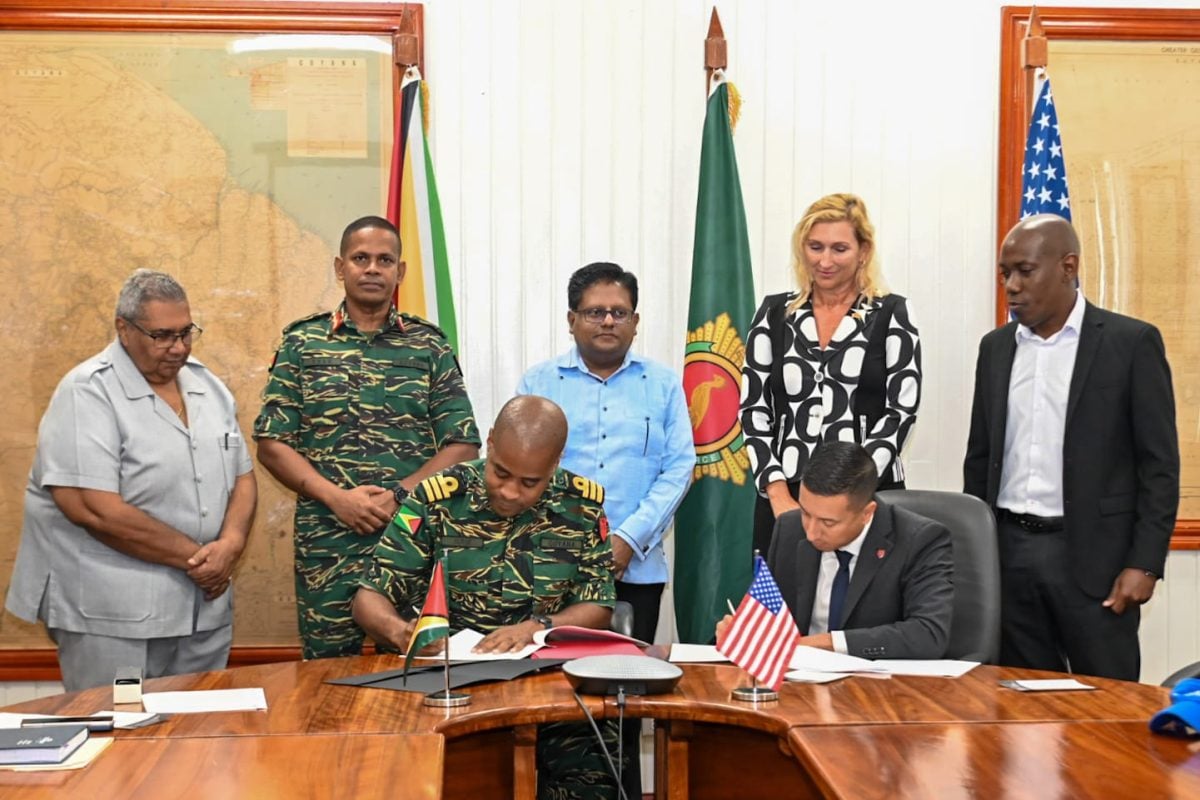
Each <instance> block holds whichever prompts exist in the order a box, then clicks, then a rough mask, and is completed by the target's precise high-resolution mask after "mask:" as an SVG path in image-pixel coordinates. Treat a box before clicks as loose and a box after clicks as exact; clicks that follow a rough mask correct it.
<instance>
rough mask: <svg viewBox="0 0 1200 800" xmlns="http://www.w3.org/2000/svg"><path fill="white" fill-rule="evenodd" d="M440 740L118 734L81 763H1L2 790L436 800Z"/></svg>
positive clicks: (30, 796)
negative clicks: (57, 766)
mask: <svg viewBox="0 0 1200 800" xmlns="http://www.w3.org/2000/svg"><path fill="white" fill-rule="evenodd" d="M444 743H445V740H444V739H443V737H441V736H438V735H436V734H427V735H408V734H375V735H328V734H320V735H315V736H303V735H283V736H233V737H227V736H206V737H198V738H197V737H193V738H184V739H136V738H123V737H118V738H117V740H116V741H114V742H113V743H112V745H111V746H109V748H108V749H107V750H105V751H104V752H103V753H101V754H100V755H99V756H98V757H97V758H96V760H95V761H94V762H93V763H91V764H90V765H88V766H87V767H85V768H84V769H79V770H70V771H63V772H20V773H19V772H11V771H4V770H0V797H4V798H6V800H9V798H11V799H12V800H37V799H38V798H64V797H74V798H104V797H112V798H131V799H135V798H146V800H161V798H164V797H172V798H206V799H207V798H238V797H245V798H271V797H280V798H283V797H288V798H295V797H312V798H347V800H349V799H350V798H355V800H361V798H380V800H383V798H404V800H437V798H440V797H441V796H442V793H441V787H442V757H443V746H444ZM414 764H421V765H422V768H421V769H414V768H413V765H414Z"/></svg>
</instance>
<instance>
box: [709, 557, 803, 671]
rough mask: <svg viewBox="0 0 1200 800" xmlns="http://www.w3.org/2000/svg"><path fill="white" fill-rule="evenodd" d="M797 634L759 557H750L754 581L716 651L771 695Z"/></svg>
mask: <svg viewBox="0 0 1200 800" xmlns="http://www.w3.org/2000/svg"><path fill="white" fill-rule="evenodd" d="M799 636H800V631H799V629H798V628H797V627H796V621H795V620H794V619H792V612H791V611H790V610H788V607H787V603H785V602H784V601H783V595H782V594H781V593H780V591H779V587H778V586H777V585H776V584H775V578H774V577H772V576H771V570H769V569H767V562H765V561H763V559H762V556H755V557H754V581H753V582H752V583H751V584H750V591H748V592H747V593H746V596H745V597H744V598H742V602H741V604H740V605H739V606H738V607H737V611H736V612H735V613H734V615H733V623H732V624H730V626H729V627H728V628H727V629H726V630H725V635H724V636H723V637H722V638H721V641H719V642H717V650H718V651H720V652H721V653H722V654H723V655H725V656H727V657H728V658H729V660H730V661H732V662H733V663H735V664H737V665H738V666H739V667H741V668H742V669H744V670H746V671H747V672H749V673H750V674H751V675H753V676H754V677H756V678H758V679H759V680H760V681H762V682H763V683H764V684H766V685H767V686H770V687H771V688H772V689H774V690H775V691H779V686H780V684H782V683H783V673H784V672H785V671H786V669H787V665H788V662H789V661H791V659H792V653H793V652H795V650H796V639H797V638H799Z"/></svg>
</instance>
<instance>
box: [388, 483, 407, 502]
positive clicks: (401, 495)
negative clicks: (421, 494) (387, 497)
mask: <svg viewBox="0 0 1200 800" xmlns="http://www.w3.org/2000/svg"><path fill="white" fill-rule="evenodd" d="M410 494H412V492H410V491H408V489H405V488H404V487H403V486H402V485H401V484H399V483H397V484H396V488H395V489H392V497H394V498H396V505H397V506H402V505H404V500H405V499H406V498H407V497H408V496H409V495H410Z"/></svg>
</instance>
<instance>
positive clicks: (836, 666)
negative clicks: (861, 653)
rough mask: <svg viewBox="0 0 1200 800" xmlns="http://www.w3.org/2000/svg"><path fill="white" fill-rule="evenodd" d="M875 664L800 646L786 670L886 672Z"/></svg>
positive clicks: (853, 657) (854, 657)
mask: <svg viewBox="0 0 1200 800" xmlns="http://www.w3.org/2000/svg"><path fill="white" fill-rule="evenodd" d="M877 664H878V662H875V661H868V660H867V659H865V658H859V657H858V656H850V655H844V654H842V653H835V652H833V651H832V650H822V649H821V648H819V647H809V646H807V645H803V644H802V645H799V646H798V647H797V648H796V652H795V653H794V654H793V655H792V660H791V662H790V663H789V664H788V669H792V670H806V671H808V672H887V670H886V669H885V668H884V667H880V666H877Z"/></svg>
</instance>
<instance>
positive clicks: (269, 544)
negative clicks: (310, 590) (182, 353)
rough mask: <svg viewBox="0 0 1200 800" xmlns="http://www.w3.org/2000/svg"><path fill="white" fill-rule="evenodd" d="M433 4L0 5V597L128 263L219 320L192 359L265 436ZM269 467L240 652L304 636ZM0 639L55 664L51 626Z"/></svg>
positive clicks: (287, 650) (18, 626)
mask: <svg viewBox="0 0 1200 800" xmlns="http://www.w3.org/2000/svg"><path fill="white" fill-rule="evenodd" d="M420 11H421V8H420V6H408V7H406V6H403V5H399V4H382V3H369V4H368V3H335V4H320V3H289V2H275V3H266V2H258V3H238V2H205V3H197V2H167V3H156V4H150V3H144V2H143V3H132V2H108V3H83V2H76V3H48V2H24V3H0V74H2V75H3V80H2V81H0V209H3V213H0V243H2V247H0V284H2V285H4V287H5V291H4V292H3V295H2V299H0V319H3V320H5V322H4V323H3V324H0V363H3V364H4V365H5V367H4V375H5V383H7V384H8V386H9V392H8V393H7V395H6V399H5V401H4V414H2V415H0V456H2V457H0V595H2V594H4V593H6V592H7V587H8V583H9V579H10V576H11V571H12V567H13V561H14V559H15V556H16V549H17V542H18V540H19V536H20V529H21V517H22V501H23V492H24V486H25V481H26V478H27V475H28V471H29V467H30V464H31V463H32V460H33V453H34V449H35V447H36V442H37V426H38V421H39V419H40V417H41V414H42V412H43V411H44V409H45V407H46V404H47V402H48V400H49V397H50V394H51V393H52V392H53V390H54V387H55V386H56V384H57V383H58V381H59V380H60V379H61V378H62V376H63V375H64V374H65V373H66V372H67V371H68V370H69V369H70V368H71V367H72V366H74V365H75V364H77V363H79V362H80V361H82V360H84V359H86V358H88V357H89V356H91V355H93V354H94V353H96V352H98V351H100V350H101V349H103V348H104V347H105V345H106V344H107V343H108V342H109V341H111V339H112V338H113V307H114V304H115V302H116V296H117V291H118V289H119V288H120V286H121V284H122V282H123V281H124V279H125V278H126V277H127V276H128V274H129V273H130V272H131V271H132V270H133V269H135V268H137V267H149V268H153V269H161V270H164V271H166V272H169V273H171V274H172V275H174V276H176V277H177V278H178V279H179V280H180V281H181V283H182V284H183V285H184V287H185V288H186V289H187V291H188V294H189V298H190V301H191V307H192V314H193V316H194V318H195V320H196V321H197V322H198V323H199V324H200V325H202V326H203V327H204V329H205V335H204V338H203V339H202V340H201V341H199V342H198V343H197V345H196V348H195V349H194V351H193V354H194V355H195V356H196V357H197V358H199V359H200V360H201V361H203V362H204V363H205V364H206V365H207V366H208V367H209V368H210V369H212V370H213V372H214V373H215V374H216V375H217V376H218V377H220V378H221V379H222V380H223V381H224V382H225V383H226V385H227V386H229V388H230V389H231V390H232V391H233V393H234V395H235V397H236V398H237V402H238V408H239V419H240V422H241V425H242V429H243V431H244V432H245V433H247V434H248V433H249V432H250V431H251V430H252V424H253V420H254V416H255V415H256V413H257V411H258V405H259V395H260V392H261V390H262V387H263V384H264V383H265V381H266V374H267V369H268V367H269V366H270V363H271V358H272V354H273V352H274V348H275V346H276V345H277V343H278V341H279V334H280V330H281V329H282V327H283V326H284V325H285V324H287V323H288V322H289V321H291V320H293V319H296V318H298V317H301V316H304V315H306V314H310V313H313V312H316V311H320V310H325V309H329V308H332V307H333V306H334V305H335V304H336V303H337V302H338V300H339V299H340V297H341V292H340V288H339V287H338V285H337V283H336V281H335V279H334V275H333V270H332V263H333V257H334V255H335V254H336V248H337V242H338V238H339V237H340V235H341V230H342V228H343V227H344V226H345V224H346V223H347V222H349V221H350V220H352V219H355V218H357V217H359V216H362V215H364V214H379V213H382V211H383V209H385V208H386V203H387V193H388V186H387V182H388V174H389V168H390V160H391V151H392V136H393V110H394V101H395V96H396V87H397V85H398V75H397V69H396V66H395V61H396V59H395V57H394V54H393V50H394V37H395V36H396V34H397V33H398V31H400V30H401V25H402V22H403V23H404V24H407V25H408V26H409V27H410V28H412V27H415V29H416V31H417V32H418V33H419V31H420V23H421V19H420ZM406 12H407V13H409V14H410V15H413V16H410V17H409V19H408V20H406V21H405V20H402V17H403V15H404V14H405V13H406ZM414 23H415V24H414ZM418 41H419V36H418ZM258 480H259V510H258V517H257V521H256V524H255V528H254V531H253V533H252V535H251V537H250V541H249V543H248V546H247V550H246V553H245V554H244V555H243V558H242V562H241V564H240V565H239V567H238V571H237V572H236V574H235V587H236V589H235V592H236V594H235V624H234V649H235V657H234V661H235V662H238V663H243V662H245V661H247V660H262V659H265V658H292V657H296V654H297V652H298V650H297V649H295V647H294V646H295V644H296V620H295V608H294V593H293V585H292V583H293V567H292V544H291V517H292V508H293V503H294V498H293V496H292V495H291V493H290V492H288V491H286V490H284V489H283V488H282V487H281V486H280V485H279V484H278V483H277V482H276V481H275V480H274V479H273V478H271V477H270V476H269V475H268V474H267V473H266V472H265V471H263V470H261V469H259V470H258ZM0 648H2V649H0V673H2V672H3V664H4V663H8V664H9V665H10V666H15V665H18V664H21V665H25V667H26V668H24V669H22V670H21V673H20V677H27V678H28V677H41V676H43V675H39V674H38V670H42V671H43V673H45V674H48V673H47V672H46V671H47V670H50V669H52V668H53V664H54V659H53V651H52V650H50V649H48V648H49V640H48V639H47V638H46V637H45V635H44V633H43V632H42V629H41V626H33V625H27V624H25V623H22V622H20V621H19V620H17V619H15V618H14V617H12V616H11V615H7V614H6V615H4V616H3V617H0ZM31 648H32V649H34V650H37V651H38V655H37V657H33V656H31V655H30V654H29V653H25V654H23V655H21V654H16V653H13V652H12V651H13V650H24V651H28V650H30V649H31ZM42 648H47V649H45V650H44V651H42ZM6 653H7V654H8V656H11V657H10V658H8V660H7V662H6V661H5V654H6ZM43 656H46V657H45V658H43ZM30 658H33V660H32V661H31V660H30ZM31 665H32V666H33V667H34V669H33V671H32V672H31V670H30V669H29V668H28V667H29V666H31Z"/></svg>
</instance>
